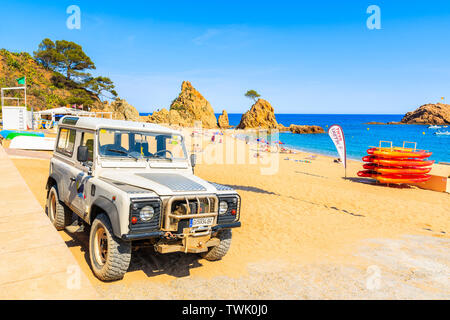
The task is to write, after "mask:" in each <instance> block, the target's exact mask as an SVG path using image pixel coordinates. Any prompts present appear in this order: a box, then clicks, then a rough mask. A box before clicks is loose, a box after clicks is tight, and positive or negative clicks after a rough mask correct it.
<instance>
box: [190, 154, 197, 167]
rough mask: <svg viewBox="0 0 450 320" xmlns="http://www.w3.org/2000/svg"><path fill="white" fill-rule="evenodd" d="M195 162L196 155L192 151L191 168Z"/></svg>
mask: <svg viewBox="0 0 450 320" xmlns="http://www.w3.org/2000/svg"><path fill="white" fill-rule="evenodd" d="M196 162H197V155H196V154H194V153H193V154H191V166H192V168H194V167H195V165H196Z"/></svg>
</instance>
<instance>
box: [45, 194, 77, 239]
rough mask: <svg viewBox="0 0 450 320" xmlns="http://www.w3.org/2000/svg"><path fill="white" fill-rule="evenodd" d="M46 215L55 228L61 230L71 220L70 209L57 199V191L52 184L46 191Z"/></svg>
mask: <svg viewBox="0 0 450 320" xmlns="http://www.w3.org/2000/svg"><path fill="white" fill-rule="evenodd" d="M47 215H48V217H49V218H50V221H51V222H52V224H53V225H54V226H55V228H56V230H63V229H64V227H65V226H66V225H69V224H70V223H71V222H72V221H71V219H72V211H70V209H69V208H67V207H66V206H65V205H64V204H63V203H62V202H61V201H59V197H58V191H57V190H56V187H55V186H53V187H52V188H51V189H50V191H49V192H48V198H47Z"/></svg>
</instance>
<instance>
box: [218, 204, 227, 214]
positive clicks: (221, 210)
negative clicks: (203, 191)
mask: <svg viewBox="0 0 450 320" xmlns="http://www.w3.org/2000/svg"><path fill="white" fill-rule="evenodd" d="M227 211H228V203H227V202H226V201H220V203H219V214H225V213H226V212H227Z"/></svg>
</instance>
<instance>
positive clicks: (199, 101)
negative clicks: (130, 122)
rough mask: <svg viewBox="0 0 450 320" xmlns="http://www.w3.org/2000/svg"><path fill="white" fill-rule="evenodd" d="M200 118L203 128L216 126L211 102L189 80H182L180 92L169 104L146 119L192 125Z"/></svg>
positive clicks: (155, 121)
mask: <svg viewBox="0 0 450 320" xmlns="http://www.w3.org/2000/svg"><path fill="white" fill-rule="evenodd" d="M198 120H200V121H201V122H202V126H203V127H204V128H217V119H216V116H215V115H214V110H213V108H212V107H211V104H210V103H209V102H208V100H206V99H205V98H204V97H203V96H202V95H201V94H200V92H198V91H197V90H196V89H195V88H194V87H193V86H192V84H191V83H190V82H189V81H183V83H182V85H181V92H180V94H179V95H178V97H177V98H176V99H175V100H174V101H173V102H172V104H171V105H170V109H169V111H167V109H164V108H163V109H161V110H160V111H155V112H154V113H153V114H152V115H150V116H148V117H147V119H146V121H148V122H154V123H166V124H172V125H180V126H193V125H194V123H195V122H196V121H198Z"/></svg>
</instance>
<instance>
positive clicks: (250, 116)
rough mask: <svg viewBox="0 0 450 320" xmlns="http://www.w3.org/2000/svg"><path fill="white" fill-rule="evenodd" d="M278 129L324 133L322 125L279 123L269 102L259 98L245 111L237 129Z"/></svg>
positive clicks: (281, 130) (293, 131) (282, 130)
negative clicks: (288, 124)
mask: <svg viewBox="0 0 450 320" xmlns="http://www.w3.org/2000/svg"><path fill="white" fill-rule="evenodd" d="M257 128H261V129H277V130H278V131H280V132H286V131H290V132H292V133H324V132H325V131H324V130H323V128H322V127H320V126H309V125H296V124H291V125H290V126H289V127H285V126H284V125H282V124H281V123H278V122H277V120H276V118H275V112H274V109H273V107H272V106H271V104H270V103H269V102H267V101H266V100H263V99H258V101H256V103H255V104H254V105H253V106H252V107H251V109H250V110H249V111H247V112H246V113H244V114H243V115H242V118H241V122H240V123H239V125H238V126H237V127H236V129H257Z"/></svg>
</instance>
